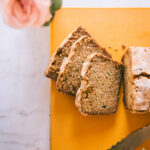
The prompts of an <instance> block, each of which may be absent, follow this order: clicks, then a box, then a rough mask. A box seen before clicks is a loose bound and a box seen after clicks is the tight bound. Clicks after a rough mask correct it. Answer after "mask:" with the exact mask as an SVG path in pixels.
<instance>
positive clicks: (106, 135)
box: [51, 8, 150, 150]
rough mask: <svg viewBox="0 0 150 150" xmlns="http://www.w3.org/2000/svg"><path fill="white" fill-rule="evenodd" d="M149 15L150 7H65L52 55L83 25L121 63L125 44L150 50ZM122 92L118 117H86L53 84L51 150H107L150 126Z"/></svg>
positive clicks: (149, 117)
mask: <svg viewBox="0 0 150 150" xmlns="http://www.w3.org/2000/svg"><path fill="white" fill-rule="evenodd" d="M149 16H150V9H148V8H62V9H61V10H59V11H58V12H57V13H56V16H55V18H54V20H53V22H52V25H51V55H52V53H53V52H54V51H55V49H56V48H57V47H58V46H59V45H60V44H61V42H62V41H63V40H64V39H65V38H66V36H67V35H68V34H69V33H70V32H71V31H72V30H74V29H75V28H76V27H77V26H79V25H82V26H83V27H84V28H85V29H86V30H87V31H88V32H89V33H90V34H91V35H92V37H93V38H94V39H96V41H97V42H98V43H99V44H100V45H102V46H103V47H106V48H107V50H108V51H109V52H110V53H111V54H112V56H113V58H114V59H115V60H118V61H119V62H120V60H121V57H122V55H123V53H124V52H125V51H124V50H122V48H121V46H122V44H125V45H126V46H143V47H150V17H149ZM110 46H111V48H108V47H110ZM115 49H117V51H116V50H115ZM120 91H121V92H120V93H121V95H120V99H119V105H118V110H117V113H116V114H113V115H103V116H102V115H99V116H86V117H85V116H82V115H81V114H80V113H79V112H78V110H77V109H76V107H75V105H74V98H73V97H72V96H68V95H64V94H62V93H59V92H57V90H56V83H55V82H54V81H51V150H64V149H65V150H80V149H81V150H106V149H108V148H110V147H111V146H112V145H114V144H116V142H118V141H120V140H121V139H123V138H124V137H125V136H127V135H128V134H130V133H131V132H132V131H135V130H136V129H138V128H141V127H142V126H144V125H146V124H148V123H150V114H149V113H147V114H142V115H141V114H132V113H130V112H128V111H127V110H125V108H124V105H123V87H121V90H120ZM144 146H145V147H146V148H150V145H148V144H146V145H144Z"/></svg>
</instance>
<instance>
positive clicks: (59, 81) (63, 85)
mask: <svg viewBox="0 0 150 150" xmlns="http://www.w3.org/2000/svg"><path fill="white" fill-rule="evenodd" d="M84 41H86V43H88V42H91V41H92V43H94V44H95V45H96V46H97V49H98V50H99V51H102V52H104V54H105V55H106V56H107V57H111V55H110V54H109V53H108V52H107V51H106V50H105V49H104V48H102V47H101V46H99V45H98V44H97V43H96V42H95V40H94V39H93V38H91V37H88V36H86V35H84V36H82V37H81V38H80V39H78V40H77V41H76V42H75V43H74V44H73V46H72V49H71V51H70V54H69V57H68V58H67V59H66V60H65V61H64V62H63V63H62V66H61V69H60V72H59V76H58V79H57V82H56V88H57V90H58V91H59V92H62V93H65V94H69V95H72V96H75V95H76V91H77V89H78V88H79V87H76V86H75V87H73V90H70V88H71V87H69V86H71V84H69V85H67V83H66V82H65V81H64V80H63V78H65V76H66V74H67V73H66V70H67V69H66V68H68V67H69V65H71V63H72V60H73V58H74V57H75V55H76V51H77V49H78V48H79V47H80V46H82V42H84ZM70 71H72V70H71V69H70ZM79 73H80V72H79ZM77 80H78V79H77ZM77 82H78V81H77ZM78 84H79V83H78ZM66 86H68V87H69V88H68V89H67V87H66ZM73 86H74V85H73Z"/></svg>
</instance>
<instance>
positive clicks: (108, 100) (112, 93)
mask: <svg viewBox="0 0 150 150" xmlns="http://www.w3.org/2000/svg"><path fill="white" fill-rule="evenodd" d="M121 70H122V65H121V64H119V63H118V62H116V61H113V60H112V59H109V58H107V57H105V56H103V55H101V54H99V53H94V54H92V55H90V56H89V57H88V58H87V59H86V61H85V62H84V64H83V67H82V71H81V75H82V81H81V86H80V88H79V89H78V91H77V94H76V100H75V104H76V106H77V108H78V109H79V111H80V112H81V114H83V115H99V114H112V113H115V112H116V110H117V105H118V99H119V91H120V83H121Z"/></svg>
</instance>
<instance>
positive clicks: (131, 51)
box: [122, 47, 150, 114]
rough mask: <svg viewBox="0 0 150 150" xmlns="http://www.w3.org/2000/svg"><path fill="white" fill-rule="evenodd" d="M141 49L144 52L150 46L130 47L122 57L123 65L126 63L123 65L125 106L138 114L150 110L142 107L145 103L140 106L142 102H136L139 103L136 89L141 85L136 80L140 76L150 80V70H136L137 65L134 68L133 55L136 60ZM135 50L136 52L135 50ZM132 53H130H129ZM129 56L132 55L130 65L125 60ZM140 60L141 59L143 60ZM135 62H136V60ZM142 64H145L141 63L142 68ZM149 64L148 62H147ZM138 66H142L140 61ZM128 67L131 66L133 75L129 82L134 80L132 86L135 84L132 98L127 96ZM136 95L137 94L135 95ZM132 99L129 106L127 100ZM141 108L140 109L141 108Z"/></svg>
mask: <svg viewBox="0 0 150 150" xmlns="http://www.w3.org/2000/svg"><path fill="white" fill-rule="evenodd" d="M138 50H139V51H140V53H142V51H143V52H144V51H145V50H150V48H146V47H145V48H144V47H129V48H128V49H127V51H126V52H125V54H124V55H123V57H122V63H123V65H124V67H123V71H124V76H123V91H124V97H123V102H124V106H125V108H126V109H127V110H129V111H130V112H131V113H134V114H135V113H137V114H143V113H146V112H150V109H149V110H145V109H144V110H142V107H144V106H143V105H142V103H141V108H140V104H138V105H137V104H136V103H137V97H138V96H137V95H136V89H138V90H139V89H140V88H141V87H138V86H137V85H136V84H135V81H136V80H137V79H138V78H143V77H145V78H147V81H148V80H150V79H149V72H148V73H146V72H144V73H143V72H142V70H143V69H141V70H140V71H138V72H137V71H135V67H134V69H133V70H132V67H133V65H134V64H133V60H132V59H133V58H132V57H134V59H135V60H136V59H137V58H136V57H137V55H138V53H139V51H138ZM133 51H134V52H133ZM136 51H137V53H136V55H134V56H133V54H135V52H136ZM149 52H150V51H149ZM129 54H130V55H129ZM127 56H130V60H128V61H131V66H129V65H127V64H126V60H125V58H126V57H127ZM140 56H141V57H142V56H144V54H143V55H140ZM141 60H143V62H144V63H146V60H144V58H141ZM141 60H140V61H141ZM134 63H135V61H134ZM125 65H126V67H125ZM142 65H143V63H141V68H142ZM147 65H148V64H147ZM138 66H139V67H140V63H139V62H138ZM127 67H130V68H131V77H130V81H129V80H128V82H132V86H133V90H132V91H131V93H132V94H133V93H134V94H133V95H132V96H133V97H132V98H130V97H129V96H127V95H128V93H127V88H128V87H127V85H126V82H125V81H127V79H126V78H127V73H125V72H127V70H126V69H127ZM131 79H132V81H131ZM140 92H141V94H142V91H140ZM135 95H136V96H135ZM129 98H130V100H129ZM131 99H132V101H133V102H132V103H131V104H132V105H131V106H130V107H129V105H128V102H127V101H131ZM144 99H145V98H143V100H142V101H143V102H144ZM139 108H140V109H139Z"/></svg>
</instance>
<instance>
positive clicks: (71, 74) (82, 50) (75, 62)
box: [56, 36, 111, 96]
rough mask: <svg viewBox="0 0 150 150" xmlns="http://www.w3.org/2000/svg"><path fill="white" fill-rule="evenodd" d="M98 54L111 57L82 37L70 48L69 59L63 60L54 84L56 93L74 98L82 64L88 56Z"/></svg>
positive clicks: (88, 39)
mask: <svg viewBox="0 0 150 150" xmlns="http://www.w3.org/2000/svg"><path fill="white" fill-rule="evenodd" d="M94 52H99V53H101V54H103V55H105V56H107V57H111V56H110V55H109V54H108V52H106V50H105V49H104V48H102V47H101V46H99V45H98V44H97V43H96V42H95V40H94V39H92V38H90V37H88V36H82V37H81V38H80V39H79V40H77V41H76V42H75V43H74V45H73V46H72V49H71V52H70V54H69V57H68V58H66V60H64V62H63V64H62V66H61V70H60V73H59V76H58V78H57V82H56V88H57V90H58V91H60V92H63V93H66V94H70V95H73V96H75V95H76V91H77V90H78V88H79V87H80V83H81V68H82V64H83V62H84V61H85V59H86V58H87V56H88V55H91V54H92V53H94Z"/></svg>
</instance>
